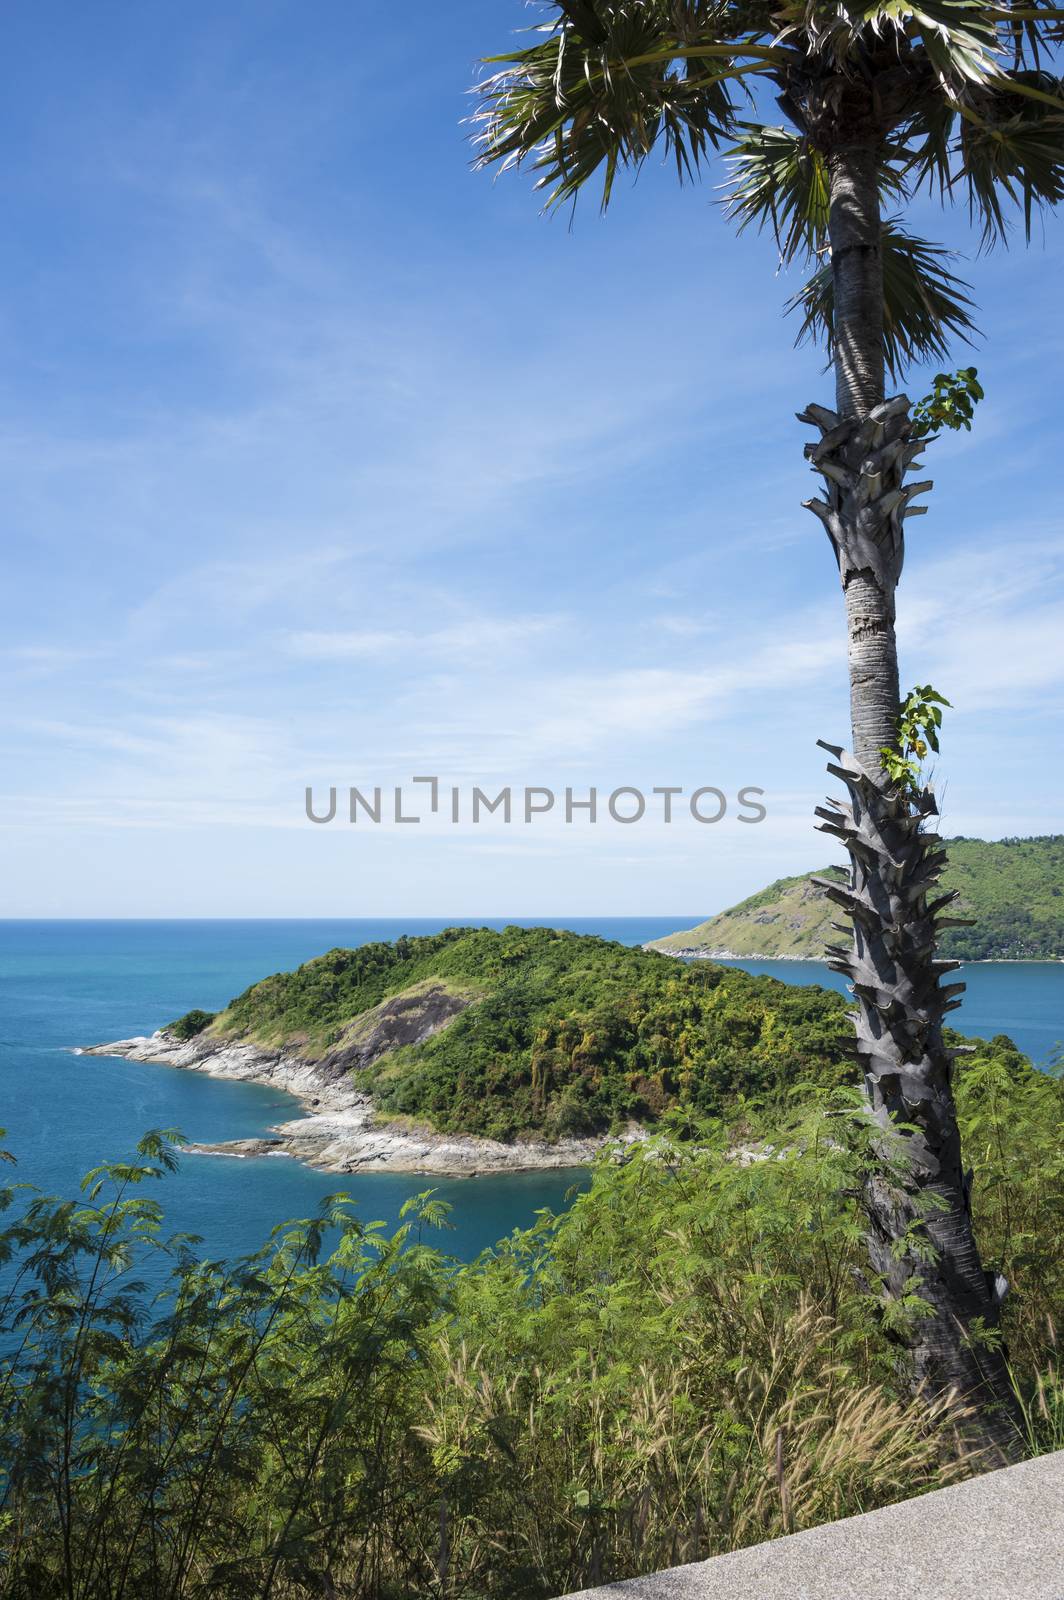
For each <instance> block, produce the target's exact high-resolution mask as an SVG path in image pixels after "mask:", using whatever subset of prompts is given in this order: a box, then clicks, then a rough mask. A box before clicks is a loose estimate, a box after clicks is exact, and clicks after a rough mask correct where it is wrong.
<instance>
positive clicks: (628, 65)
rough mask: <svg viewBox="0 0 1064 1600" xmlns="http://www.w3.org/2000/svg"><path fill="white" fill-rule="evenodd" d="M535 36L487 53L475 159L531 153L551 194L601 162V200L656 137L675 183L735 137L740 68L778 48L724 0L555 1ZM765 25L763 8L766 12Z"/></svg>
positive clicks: (552, 199) (763, 64) (565, 194)
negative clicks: (522, 44)
mask: <svg viewBox="0 0 1064 1600" xmlns="http://www.w3.org/2000/svg"><path fill="white" fill-rule="evenodd" d="M549 9H550V11H551V12H552V13H553V15H552V17H551V20H550V21H548V22H545V23H543V24H541V25H540V26H539V27H538V28H536V29H535V30H533V31H535V32H537V33H539V34H541V35H542V37H541V38H540V40H539V42H538V43H536V44H534V45H532V46H531V47H530V48H527V49H524V50H518V51H514V52H512V53H511V54H508V55H505V56H498V57H495V58H493V60H492V61H491V63H489V64H491V65H495V66H499V67H500V68H501V70H500V71H498V72H496V73H494V74H493V75H492V76H490V77H489V78H488V79H487V80H486V81H485V82H484V83H483V84H482V85H481V86H480V88H479V90H478V93H479V96H480V105H479V107H478V110H477V112H476V114H475V116H474V119H473V120H474V123H475V124H476V126H477V130H478V131H477V133H476V136H475V142H476V150H477V153H476V163H477V165H478V166H481V167H485V166H489V165H493V164H499V165H501V166H502V167H508V166H514V165H521V164H523V163H526V162H527V163H528V164H529V165H530V166H531V167H532V168H533V170H534V171H536V172H537V173H538V174H539V176H538V180H537V187H540V188H546V189H547V190H548V196H547V204H548V206H550V205H556V204H557V203H559V202H560V201H563V200H566V199H568V198H570V197H572V196H575V195H576V194H577V193H578V192H579V190H580V189H582V188H583V187H584V185H585V184H586V183H587V181H588V180H589V178H591V177H592V176H593V175H594V174H595V173H596V172H598V171H599V170H600V169H603V189H602V204H603V206H604V207H605V206H606V205H607V204H608V203H609V199H610V194H611V191H612V187H613V182H614V178H615V176H616V173H617V169H618V167H620V166H628V167H638V166H639V165H640V164H641V163H642V162H643V161H644V160H645V159H646V157H647V156H648V155H649V154H650V152H651V150H653V149H654V147H655V146H656V145H661V146H663V147H664V150H665V152H666V154H668V155H671V156H672V158H673V160H674V161H675V163H676V169H677V173H678V176H679V177H680V179H681V181H682V180H684V179H687V178H691V177H693V176H694V174H695V172H696V171H697V169H698V168H699V167H700V166H701V165H702V164H703V163H704V161H705V160H706V158H707V156H708V155H709V154H710V153H711V152H712V151H713V150H715V149H717V148H719V146H720V145H721V143H722V142H723V141H725V140H726V139H730V137H731V136H732V134H733V132H734V129H735V126H736V111H737V106H738V103H739V101H740V99H741V97H742V94H743V85H744V80H745V79H746V78H747V77H751V76H758V75H763V74H765V73H768V72H770V71H771V70H772V68H773V65H777V66H778V64H779V62H780V60H781V59H782V58H783V57H782V53H781V51H780V50H779V48H778V47H775V46H772V45H771V44H767V43H765V42H764V40H765V38H766V29H765V28H763V27H761V28H758V27H754V28H753V29H752V30H751V29H750V28H747V29H746V31H745V33H743V32H739V33H737V32H736V27H737V23H738V22H739V21H740V20H741V15H742V8H741V7H736V6H735V5H734V4H729V3H728V0H641V3H635V0H556V3H554V4H552V5H550V6H549ZM766 23H767V14H766Z"/></svg>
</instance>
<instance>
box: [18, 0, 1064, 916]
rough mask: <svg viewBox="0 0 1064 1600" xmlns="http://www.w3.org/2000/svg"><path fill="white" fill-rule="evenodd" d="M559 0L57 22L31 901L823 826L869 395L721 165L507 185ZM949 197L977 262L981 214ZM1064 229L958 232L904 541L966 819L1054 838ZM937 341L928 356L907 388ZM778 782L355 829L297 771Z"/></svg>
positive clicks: (598, 909)
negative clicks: (832, 477)
mask: <svg viewBox="0 0 1064 1600" xmlns="http://www.w3.org/2000/svg"><path fill="white" fill-rule="evenodd" d="M527 17H528V13H527V12H526V10H525V8H524V7H523V6H522V5H520V4H518V3H517V0H507V3H506V4H502V5H500V4H499V3H498V0H493V3H488V0H465V3H463V4H462V5H461V6H457V7H446V8H445V7H440V6H438V5H429V4H426V3H414V4H412V5H409V6H406V7H403V8H401V9H400V11H399V12H398V13H396V12H395V11H394V10H393V9H391V8H387V9H386V8H381V7H368V6H367V7H361V6H360V7H355V6H351V5H350V4H340V3H332V0H319V3H318V4H316V5H315V6H313V7H307V6H305V5H303V6H300V5H296V4H295V3H281V0H255V3H239V0H229V3H227V4H226V5H225V6H223V7H219V6H217V5H207V4H202V3H199V4H196V3H191V4H190V3H187V0H184V3H182V4H181V5H177V4H173V3H163V0H158V3H155V4H153V5H151V6H147V7H146V6H143V5H134V4H133V3H131V0H126V3H110V4H108V3H105V0H100V3H99V4H96V5H94V6H92V7H81V8H77V7H75V8H70V7H62V8H60V7H58V6H56V5H54V4H45V5H41V6H36V7H18V8H14V9H13V10H12V12H11V15H10V16H9V17H8V18H7V21H6V24H5V37H6V46H7V47H6V50H5V63H4V67H3V76H4V80H5V81H4V85H3V93H2V94H0V120H2V122H3V124H4V126H3V128H2V135H3V145H2V147H3V149H4V150H5V152H6V155H5V159H4V160H3V162H2V163H0V183H2V186H3V206H4V218H5V230H4V232H5V249H4V252H3V253H2V255H0V421H2V430H0V441H2V442H0V452H2V457H3V460H2V471H0V497H2V501H3V526H4V529H5V533H6V546H7V551H8V556H7V564H6V570H7V581H6V582H5V584H4V586H3V593H2V596H0V605H2V607H3V626H2V634H0V638H2V645H0V661H2V670H3V675H4V681H5V693H4V695H3V705H2V715H3V731H2V743H3V756H4V779H3V784H2V787H3V794H4V798H3V821H4V824H5V826H4V828H3V832H2V839H3V852H4V855H3V861H2V863H0V869H2V875H3V876H2V881H3V883H4V887H5V894H4V911H5V912H6V914H7V915H12V916H123V915H130V916H135V915H159V916H167V915H173V916H182V915H185V916H195V915H206V916H210V915H219V916H224V915H247V916H257V915H291V916H300V915H302V916H315V915H327V914H331V915H352V916H357V915H388V914H393V915H408V914H409V915H417V914H422V915H454V916H456V917H459V916H461V917H465V916H475V915H477V914H482V915H505V914H507V913H512V914H515V915H517V914H522V915H544V916H549V915H551V914H556V915H563V914H566V915H576V914H596V913H601V914H607V913H612V914H624V913H632V914H652V913H661V914H667V913H671V912H676V913H683V914H687V913H690V914H708V913H709V912H711V911H713V910H716V909H719V908H720V907H721V906H723V905H726V904H729V903H731V902H733V901H734V900H735V899H737V898H738V897H740V896H741V895H743V894H745V893H748V892H751V891H753V890H754V889H756V888H758V887H760V886H761V884H762V883H764V882H765V881H766V880H767V879H769V878H772V877H775V876H778V875H779V874H781V873H784V872H791V871H798V870H800V869H802V868H803V867H806V866H809V865H812V864H815V863H818V862H820V861H822V860H824V859H826V858H828V857H830V856H831V854H832V852H831V850H830V849H829V848H827V847H826V846H825V844H824V843H823V842H822V841H821V840H820V839H819V838H818V837H817V836H816V835H814V834H813V833H812V831H811V821H810V814H811V811H812V807H813V806H814V805H815V804H816V803H817V802H818V801H819V799H820V797H821V795H822V793H823V792H824V789H825V784H826V783H827V782H828V781H829V780H827V779H826V778H825V777H824V776H823V775H822V764H821V761H822V753H821V752H820V751H818V750H817V748H816V744H815V740H816V739H817V738H818V737H828V738H838V739H840V740H842V739H845V737H846V732H847V695H846V685H845V644H844V635H843V617H842V602H841V596H840V593H839V590H838V581H837V576H836V572H835V568H834V563H833V560H832V557H831V554H830V551H829V548H828V545H827V541H826V540H825V538H824V536H823V533H822V532H821V530H820V527H819V524H818V523H816V522H815V520H814V519H813V518H812V517H810V516H809V515H808V513H806V512H804V511H802V510H801V509H800V506H799V502H800V501H801V499H802V498H803V497H805V496H806V495H807V494H808V493H809V492H810V490H811V484H812V480H811V479H810V478H809V475H808V469H807V467H806V464H805V463H804V461H803V459H802V444H803V442H804V430H803V429H802V428H801V427H800V426H799V424H798V423H797V422H796V421H795V420H794V413H795V412H796V411H797V410H800V409H801V408H802V406H803V405H804V404H805V403H806V402H807V401H809V400H812V399H820V400H822V401H828V402H829V403H830V399H831V386H830V381H829V380H828V379H827V378H826V377H825V376H824V375H823V373H822V371H821V365H822V364H821V361H820V359H819V358H818V356H817V355H816V354H815V353H814V352H810V351H808V350H805V351H801V352H795V351H794V350H793V348H792V343H793V338H794V333H795V328H794V327H793V325H791V324H790V323H788V322H786V321H784V320H783V318H782V315H781V312H782V306H783V303H784V301H785V299H786V298H787V296H788V294H789V293H791V292H792V291H793V289H794V288H795V287H797V283H798V281H799V280H798V278H797V276H794V277H793V278H792V276H790V275H788V274H785V273H783V274H781V273H778V272H777V263H776V259H775V253H774V250H773V247H772V245H771V242H770V241H769V240H767V239H760V240H759V239H756V238H753V237H743V238H742V239H740V240H736V239H735V238H734V237H733V235H732V233H731V231H730V230H729V228H728V227H727V225H726V224H725V223H724V221H723V220H722V218H721V216H720V212H719V205H718V203H717V200H718V196H717V193H716V190H715V187H714V184H715V182H717V181H719V178H720V177H721V176H723V174H718V175H716V176H715V177H713V178H711V179H709V180H708V181H707V182H706V183H705V184H703V186H702V187H701V188H697V189H689V190H685V191H683V192H678V191H677V189H676V187H675V184H674V181H673V177H672V174H671V173H670V172H669V171H668V170H667V169H659V168H657V167H656V166H652V167H648V168H647V169H646V170H645V171H644V172H643V174H642V175H641V177H640V179H639V181H638V183H636V184H634V185H622V186H621V188H620V190H619V192H618V194H617V197H616V201H615V204H614V207H613V208H612V209H611V212H610V214H609V216H608V217H607V218H606V219H602V218H600V217H599V216H598V214H597V212H596V210H595V207H594V205H593V204H588V205H586V206H584V207H583V208H582V209H581V210H580V211H579V212H578V213H577V216H576V218H575V222H574V224H573V226H572V227H570V226H569V224H568V219H567V218H561V217H559V218H555V219H553V220H545V219H544V218H543V217H542V216H541V215H540V214H539V209H538V203H537V201H536V199H535V198H534V197H533V195H532V194H531V192H530V186H529V183H528V181H527V180H526V179H522V178H520V177H518V178H504V179H502V180H500V181H498V182H496V183H493V182H492V181H491V180H490V178H488V177H486V176H484V175H478V174H474V173H472V172H471V171H470V167H469V147H468V143H467V137H466V130H465V129H463V127H462V126H461V119H462V118H463V116H465V115H466V114H467V113H468V110H469V102H468V99H467V97H466V94H465V90H466V86H467V85H468V83H469V82H470V81H471V78H472V75H473V71H474V62H475V59H476V57H477V56H478V54H482V53H486V52H490V51H492V50H497V49H502V48H505V47H506V45H507V42H508V38H509V36H510V30H511V28H513V27H517V26H520V25H521V24H522V23H523V22H524V21H526V20H527ZM928 231H929V232H931V234H932V236H933V237H938V238H946V239H948V240H949V241H950V242H955V243H957V244H958V245H960V246H961V247H962V248H964V249H965V250H966V251H967V252H968V253H969V254H970V255H974V241H973V240H972V239H971V237H970V235H969V234H968V232H967V228H966V223H965V218H964V217H963V215H959V216H953V217H951V218H948V219H947V220H946V221H944V222H942V221H940V220H939V219H937V218H931V219H930V221H929V222H928ZM1061 242H1062V232H1061V222H1060V220H1059V219H1050V220H1049V221H1048V222H1047V223H1046V225H1045V227H1044V229H1043V230H1041V231H1040V232H1039V233H1038V236H1037V238H1036V240H1035V245H1034V248H1033V249H1032V250H1031V251H1030V252H1025V251H1024V250H1023V249H1022V247H1021V248H1018V249H1017V250H1016V251H1014V253H1012V254H1005V253H1002V252H998V253H995V254H993V255H990V256H984V257H981V258H978V259H972V260H969V261H967V262H964V263H962V264H961V271H962V272H963V274H964V275H965V276H968V277H969V278H970V279H971V281H972V282H973V283H974V285H975V288H976V297H977V299H978V301H979V305H980V308H981V318H982V325H983V327H984V329H985V331H986V336H987V337H986V341H985V344H984V346H983V347H982V348H981V349H979V350H978V351H977V352H976V354H975V355H974V356H972V357H967V356H966V355H965V352H964V351H963V349H962V350H960V351H958V357H957V358H958V362H961V361H963V360H966V359H972V360H975V361H976V362H977V364H978V366H979V369H980V374H981V376H982V377H983V379H984V381H985V385H986V388H987V391H988V396H989V397H988V399H987V401H986V403H985V404H984V406H983V407H981V408H980V411H979V413H978V417H977V424H976V429H975V432H974V433H973V435H972V436H971V437H970V438H967V437H963V436H962V437H961V438H959V439H954V438H952V437H951V438H949V439H947V440H943V441H941V442H939V443H938V444H936V445H935V446H934V448H933V450H932V452H931V456H930V460H929V468H930V473H931V475H932V476H933V477H934V479H935V482H936V488H935V493H934V495H933V496H932V497H931V512H930V514H929V515H928V516H927V517H925V518H922V519H920V520H919V521H917V522H914V523H912V524H910V527H911V529H913V530H914V531H913V532H912V534H911V536H910V542H909V555H908V560H907V566H906V573H905V577H904V580H903V585H902V589H901V593H900V628H901V641H902V654H903V664H902V673H903V678H904V680H905V682H906V683H911V682H914V681H932V682H934V683H935V684H936V685H937V686H939V687H941V688H942V689H943V690H944V692H945V693H947V694H948V695H949V697H950V698H951V699H952V700H953V701H954V703H955V705H956V710H955V712H954V713H953V714H952V715H950V716H949V718H948V722H947V733H946V740H945V747H944V754H943V762H942V769H941V773H940V778H939V787H940V789H941V790H942V791H943V796H944V800H943V807H944V815H945V823H946V831H948V832H963V833H969V834H980V835H983V836H985V837H1000V836H1002V835H1006V834H1012V833H1029V832H1049V831H1055V830H1058V829H1059V828H1060V826H1061V812H1060V804H1059V799H1058V796H1059V793H1060V788H1061V779H1062V763H1061V753H1060V752H1061V739H1060V732H1061V720H1062V718H1061V711H1062V701H1064V643H1062V641H1064V583H1062V560H1061V555H1062V517H1064V507H1062V504H1061V498H1060V491H1059V487H1058V485H1059V453H1060V448H1061V445H1060V416H1059V408H1060V377H1059V375H1060V371H1061V360H1062V356H1064V337H1062V325H1061V317H1060V310H1059V307H1060V276H1061V268H1062V264H1064V257H1062V252H1061ZM927 376H928V375H927V374H926V373H919V372H917V373H914V374H913V375H912V376H911V378H910V381H909V383H908V385H907V387H908V390H909V392H910V393H913V394H918V393H922V392H923V391H924V389H925V388H926V387H927V382H926V380H927ZM414 773H439V774H440V775H441V777H442V778H444V779H445V780H446V781H449V782H452V783H456V784H459V785H462V786H464V787H466V788H468V786H471V785H472V784H473V783H477V782H483V783H485V784H489V785H493V786H495V787H498V786H499V785H501V784H504V783H512V784H514V785H516V786H520V785H523V784H529V783H535V784H550V785H553V786H555V787H557V788H559V789H562V788H564V787H565V785H566V784H570V785H572V786H573V787H574V788H576V789H578V790H581V791H582V790H584V789H586V788H587V786H588V785H591V784H594V785H596V786H597V787H598V788H599V789H600V790H604V791H609V790H610V789H612V788H614V787H615V786H617V785H619V784H635V785H640V786H643V787H646V788H649V787H651V786H652V785H654V784H675V785H684V786H685V787H686V788H687V789H688V790H690V789H692V788H694V787H696V786H698V785H699V784H714V785H717V786H718V787H720V788H721V789H723V790H724V791H726V792H727V793H728V794H730V795H734V793H735V792H736V791H737V790H738V788H739V787H741V786H742V785H744V784H750V785H758V786H760V787H762V788H764V789H765V791H766V804H767V806H768V809H769V815H768V818H767V820H766V821H765V822H764V823H762V824H761V825H759V826H757V827H744V826H741V825H739V824H737V823H736V822H735V821H733V820H732V818H731V817H727V818H725V820H724V821H723V822H722V823H720V824H718V825H717V826H716V827H713V828H709V827H699V826H697V825H696V824H693V823H690V822H687V823H683V822H681V823H679V824H674V825H672V826H670V827H665V826H664V825H663V824H660V823H654V824H652V823H650V822H646V823H644V824H640V825H639V826H633V827H619V826H617V825H616V824H612V825H611V824H609V823H608V822H607V823H603V824H600V825H598V826H597V827H595V828H591V827H588V826H586V825H585V826H583V827H580V826H579V825H576V826H572V827H565V826H563V825H561V824H560V823H558V822H557V821H556V820H555V819H553V818H547V819H544V820H543V821H542V822H540V823H537V824H536V825H533V826H532V827H523V826H518V825H514V826H511V827H510V828H505V827H502V826H499V827H484V826H481V827H479V828H476V829H474V828H471V827H469V826H464V825H463V826H459V827H457V828H455V827H452V826H450V825H447V824H444V823H443V822H442V821H441V820H440V819H436V820H435V821H432V820H429V821H427V822H426V823H424V824H421V825H418V826H416V827H398V828H397V827H394V826H392V827H384V826H382V827H380V828H367V827H365V826H360V827H356V828H352V827H349V826H339V825H336V826H332V827H313V826H312V825H310V824H309V823H307V822H306V820H305V819H304V816H303V796H304V788H305V786H306V785H307V784H314V785H316V786H317V787H318V790H319V792H323V790H324V787H325V786H327V785H329V784H337V785H340V786H344V785H347V784H351V783H354V784H359V785H361V786H367V785H368V786H372V785H374V784H377V783H380V784H383V785H390V784H393V783H398V782H401V781H403V780H406V779H409V777H410V776H412V775H413V774H414Z"/></svg>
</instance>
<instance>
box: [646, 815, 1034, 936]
mask: <svg viewBox="0 0 1064 1600" xmlns="http://www.w3.org/2000/svg"><path fill="white" fill-rule="evenodd" d="M944 843H945V845H946V847H947V850H948V851H949V863H948V865H947V867H946V870H945V871H944V873H943V875H942V888H943V891H946V890H949V889H956V890H957V891H958V895H959V898H958V900H957V901H956V904H955V906H952V907H951V908H950V915H953V914H954V912H956V915H957V916H958V917H965V918H968V919H970V921H971V924H972V925H971V926H970V927H964V928H947V929H946V930H945V931H944V932H943V934H942V936H941V939H940V941H939V951H940V953H941V954H942V955H943V956H947V957H952V958H954V959H956V960H959V961H1055V960H1060V959H1062V958H1064V834H1059V833H1056V834H1045V835H1043V836H1041V837H1038V838H1029V839H999V840H995V841H991V842H987V841H986V840H984V839H965V838H957V839H947V840H945V841H944ZM817 875H820V876H827V877H835V878H837V879H838V880H839V881H842V879H843V878H844V876H845V874H844V872H843V869H842V868H841V867H835V866H831V867H821V868H820V869H819V873H814V872H805V873H800V874H799V875H798V876H796V877H793V878H779V879H777V880H776V882H775V883H770V884H769V885H768V887H767V888H765V889H761V890H760V891H759V892H758V893H757V894H753V895H751V896H750V897H749V898H748V899H746V900H743V901H741V902H740V904H739V905H736V906H732V907H731V908H730V910H727V911H721V912H720V913H719V914H718V915H717V916H715V917H710V918H709V920H708V921H706V922H701V923H699V924H698V926H697V927H694V928H688V929H684V930H682V931H680V932H678V933H672V934H669V935H668V936H667V937H666V938H664V939H656V940H654V942H653V945H652V948H653V949H655V950H661V951H664V952H666V953H672V954H678V953H680V952H685V953H691V954H695V953H705V954H707V955H723V954H724V953H725V952H727V953H728V954H729V955H734V956H739V957H754V956H764V957H766V958H787V959H794V960H799V959H804V960H809V961H816V960H819V959H820V958H821V956H822V954H823V950H824V946H825V945H826V944H828V943H831V942H832V941H835V940H837V938H838V936H837V934H835V933H833V932H832V928H831V924H832V922H835V921H838V918H839V913H838V911H837V909H834V908H833V907H832V906H831V904H830V903H829V902H828V901H827V900H826V899H825V898H824V895H823V894H822V893H821V892H820V890H818V889H816V888H815V887H814V886H813V885H812V883H810V881H809V880H810V879H811V878H812V877H814V876H817Z"/></svg>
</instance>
